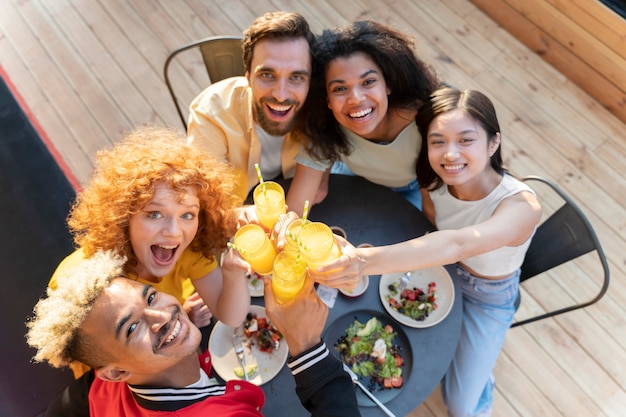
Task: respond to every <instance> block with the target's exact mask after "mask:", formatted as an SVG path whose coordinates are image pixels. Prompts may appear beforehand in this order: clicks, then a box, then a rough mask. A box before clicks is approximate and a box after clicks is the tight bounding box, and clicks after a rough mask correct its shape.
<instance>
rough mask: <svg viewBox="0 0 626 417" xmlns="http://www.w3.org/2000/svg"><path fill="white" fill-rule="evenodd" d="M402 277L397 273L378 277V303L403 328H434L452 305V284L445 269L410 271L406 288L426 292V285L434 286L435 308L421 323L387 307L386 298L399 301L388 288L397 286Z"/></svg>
mask: <svg viewBox="0 0 626 417" xmlns="http://www.w3.org/2000/svg"><path fill="white" fill-rule="evenodd" d="M403 275H404V273H402V272H397V273H393V274H384V275H382V276H381V277H380V284H379V288H378V289H379V291H378V292H379V294H380V301H381V302H382V303H383V306H384V307H385V310H387V312H388V313H389V315H390V316H391V317H393V318H394V319H396V320H397V321H398V322H400V323H402V324H404V325H405V326H408V327H413V328H424V327H430V326H434V325H436V324H438V323H439V322H441V321H442V320H443V319H445V318H446V316H447V315H448V313H450V310H451V309H452V305H453V304H454V284H453V282H452V278H451V277H450V274H448V271H447V270H446V268H444V267H443V266H438V267H434V268H428V269H418V270H415V271H411V277H410V281H409V283H408V284H407V286H406V288H421V289H422V290H424V291H427V289H428V285H429V284H430V283H431V282H434V283H435V285H436V290H435V302H436V304H437V308H436V309H435V310H433V311H432V312H431V313H430V314H429V315H428V317H426V318H425V319H424V320H422V321H418V320H415V319H413V318H411V317H409V316H407V315H405V314H402V313H400V312H398V311H397V310H396V309H394V308H393V307H391V306H390V305H389V301H388V300H387V296H392V297H394V298H395V299H396V300H398V301H399V300H400V294H393V293H392V291H391V290H390V289H389V286H390V285H396V284H398V283H399V282H400V278H401V277H402V276H403Z"/></svg>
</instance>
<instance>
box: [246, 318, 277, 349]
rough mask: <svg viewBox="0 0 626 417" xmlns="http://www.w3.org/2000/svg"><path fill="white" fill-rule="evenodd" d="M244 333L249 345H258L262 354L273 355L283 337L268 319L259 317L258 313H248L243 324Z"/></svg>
mask: <svg viewBox="0 0 626 417" xmlns="http://www.w3.org/2000/svg"><path fill="white" fill-rule="evenodd" d="M243 332H244V333H245V335H246V337H247V338H248V344H249V345H254V344H256V345H258V347H259V350H260V351H261V352H268V353H272V351H273V350H275V349H278V348H279V347H280V340H281V339H282V338H283V335H282V334H280V332H279V331H278V329H277V328H276V327H274V325H273V324H272V322H270V321H269V319H268V318H267V317H259V316H258V315H257V314H256V313H252V312H250V313H248V315H247V316H246V320H245V321H244V323H243Z"/></svg>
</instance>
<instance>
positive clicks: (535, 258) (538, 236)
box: [511, 176, 610, 327]
mask: <svg viewBox="0 0 626 417" xmlns="http://www.w3.org/2000/svg"><path fill="white" fill-rule="evenodd" d="M522 180H523V181H525V182H532V181H534V182H540V183H543V184H545V185H547V186H548V187H549V189H551V190H552V191H553V192H554V193H556V194H557V195H558V196H559V197H560V198H561V200H562V201H563V202H564V203H563V205H562V206H560V208H558V209H557V210H556V211H555V212H554V213H552V214H551V215H550V216H549V217H548V218H547V219H546V220H545V221H544V222H543V223H541V225H539V227H538V228H537V232H536V233H535V236H534V237H533V240H532V242H531V244H530V247H529V248H528V252H527V253H526V258H525V259H524V263H523V264H522V268H521V276H520V281H521V282H522V283H523V282H524V281H526V280H528V279H530V278H533V277H535V276H537V275H540V274H543V273H545V272H547V271H549V270H551V269H553V268H555V267H557V266H559V265H562V264H565V263H567V262H570V261H573V260H574V259H576V258H578V257H580V256H582V255H585V254H587V253H590V252H593V251H595V252H596V255H597V260H598V262H599V264H600V265H601V267H602V271H603V282H602V285H601V287H600V290H599V291H598V292H597V293H596V294H595V296H594V297H593V298H591V299H589V300H588V301H585V302H578V303H575V304H573V305H570V306H567V307H564V308H559V309H554V310H552V311H548V312H546V313H544V314H538V315H536V316H533V317H530V318H525V319H523V320H520V321H517V322H515V323H513V324H512V325H511V327H516V326H521V325H524V324H527V323H531V322H534V321H537V320H542V319H545V318H547V317H553V316H556V315H558V314H563V313H566V312H568V311H572V310H576V309H579V308H583V307H587V306H589V305H591V304H594V303H596V302H597V301H598V300H600V298H602V296H603V295H604V294H605V293H606V291H607V289H608V287H609V276H610V274H609V265H608V263H607V260H606V256H605V255H604V251H603V250H602V246H601V245H600V241H599V240H598V237H597V236H596V233H595V231H594V230H593V227H592V226H591V223H590V222H589V220H588V219H587V217H586V216H585V214H584V213H583V212H582V211H581V210H580V208H579V207H578V206H577V205H576V203H574V202H573V201H572V199H571V198H570V197H568V196H567V194H565V192H564V191H563V190H561V189H560V188H559V187H558V186H557V185H556V184H554V183H553V182H551V181H550V180H547V179H545V178H542V177H538V176H528V177H525V178H522ZM568 284H571V283H568ZM520 302H521V295H520V298H518V300H517V307H519V305H520Z"/></svg>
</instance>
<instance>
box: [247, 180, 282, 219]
mask: <svg viewBox="0 0 626 417" xmlns="http://www.w3.org/2000/svg"><path fill="white" fill-rule="evenodd" d="M252 196H253V198H254V206H255V207H256V214H257V217H258V218H259V221H260V222H261V224H262V225H263V226H265V227H267V228H268V229H269V230H271V229H272V228H273V227H274V225H275V224H276V222H277V221H278V217H279V216H280V215H281V214H285V213H286V211H287V207H286V205H285V190H284V189H283V187H281V185H280V184H278V183H277V182H273V181H264V182H262V183H260V184H259V185H257V186H256V188H255V189H254V193H253V194H252Z"/></svg>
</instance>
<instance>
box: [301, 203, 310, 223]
mask: <svg viewBox="0 0 626 417" xmlns="http://www.w3.org/2000/svg"><path fill="white" fill-rule="evenodd" d="M308 214H309V200H304V209H303V210H302V224H304V223H306V217H307V216H308Z"/></svg>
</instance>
